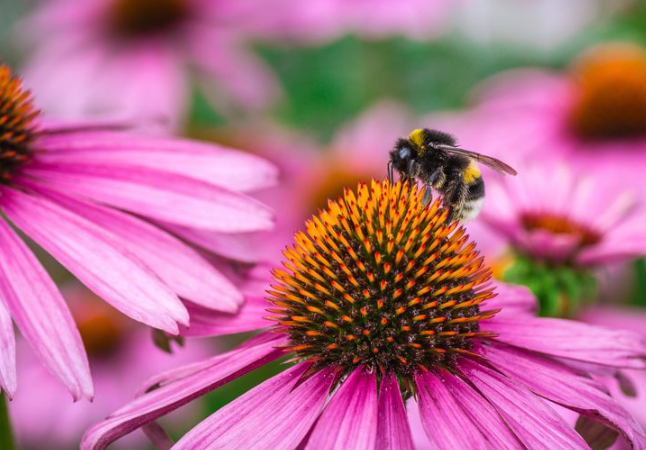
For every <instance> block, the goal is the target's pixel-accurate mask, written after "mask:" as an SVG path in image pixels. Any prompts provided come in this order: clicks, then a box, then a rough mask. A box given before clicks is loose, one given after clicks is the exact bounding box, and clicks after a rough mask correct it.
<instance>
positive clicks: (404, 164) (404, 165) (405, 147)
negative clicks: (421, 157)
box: [390, 139, 418, 174]
mask: <svg viewBox="0 0 646 450" xmlns="http://www.w3.org/2000/svg"><path fill="white" fill-rule="evenodd" d="M417 156H418V152H417V149H416V148H415V146H414V145H411V142H410V141H409V140H408V139H399V140H398V141H397V143H396V144H395V148H394V149H392V150H391V151H390V163H391V164H392V166H393V168H394V169H395V170H396V171H397V172H399V173H400V174H402V173H406V172H407V171H408V167H409V163H410V161H412V160H414V159H416V158H417Z"/></svg>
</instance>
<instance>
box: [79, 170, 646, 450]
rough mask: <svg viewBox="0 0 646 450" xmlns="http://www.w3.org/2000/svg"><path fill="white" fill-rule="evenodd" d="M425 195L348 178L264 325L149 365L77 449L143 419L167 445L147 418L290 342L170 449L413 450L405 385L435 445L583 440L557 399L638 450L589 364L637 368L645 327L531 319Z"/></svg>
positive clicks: (560, 444)
mask: <svg viewBox="0 0 646 450" xmlns="http://www.w3.org/2000/svg"><path fill="white" fill-rule="evenodd" d="M421 201H422V193H421V192H419V191H418V190H416V189H415V188H409V187H407V186H402V185H401V184H400V183H398V184H396V185H394V186H389V185H388V184H387V183H386V182H383V183H378V182H372V183H371V184H370V185H363V184H362V185H360V186H359V188H358V189H357V191H356V194H355V193H354V192H352V191H347V192H346V193H345V194H344V197H343V199H340V200H339V201H338V202H336V203H331V204H330V206H329V209H328V210H327V211H325V212H320V213H319V214H317V215H316V216H315V217H313V218H312V220H311V221H309V222H308V223H307V224H306V229H307V233H297V235H296V236H295V241H296V243H295V244H294V245H293V246H292V247H288V248H287V249H286V250H285V252H284V254H285V257H286V261H284V263H283V265H284V268H285V269H284V270H283V269H281V270H275V271H274V272H273V274H274V278H275V279H274V283H273V284H272V285H271V289H270V290H269V291H268V292H269V295H270V302H271V303H272V305H273V309H269V310H268V311H269V312H270V314H271V316H270V318H269V320H272V321H273V322H274V323H277V325H276V327H275V328H274V329H273V330H271V332H269V333H264V334H261V335H259V336H257V337H255V338H254V339H252V340H250V341H247V342H246V343H244V344H243V345H241V346H240V347H238V348H237V349H235V350H233V351H231V352H229V353H226V354H223V355H219V356H216V357H213V358H210V359H207V360H205V361H203V362H200V363H194V364H191V365H187V366H183V367H180V368H176V369H173V370H170V371H167V372H164V373H161V374H159V375H157V376H154V377H152V378H151V379H149V380H148V381H147V382H146V383H144V386H143V387H142V388H141V389H140V391H139V394H138V397H137V399H136V400H134V401H133V402H131V403H129V404H127V405H125V406H124V407H122V408H121V409H119V410H118V411H116V412H114V413H113V414H111V415H110V416H109V417H108V418H107V419H106V420H104V421H102V422H100V423H98V424H96V425H94V426H93V427H92V428H90V429H89V430H88V431H87V432H86V434H85V435H84V438H83V441H82V444H81V448H82V449H83V450H101V449H104V448H106V447H107V446H108V445H109V444H110V443H111V442H113V441H114V440H116V439H119V438H120V437H122V436H124V435H126V434H128V433H130V432H131V431H133V430H135V429H137V428H139V427H145V428H147V429H149V430H155V434H154V436H153V437H154V440H155V441H156V442H157V443H158V444H163V446H165V447H166V448H170V447H171V445H172V443H170V442H169V439H168V436H165V435H164V434H163V430H161V429H160V428H159V427H157V425H155V422H154V421H155V420H156V419H158V418H160V417H162V416H164V415H166V414H168V413H169V412H171V411H173V410H175V409H176V408H178V407H179V406H181V405H184V404H186V403H188V402H189V401H191V400H193V399H195V398H198V397H200V396H201V395H204V394H205V393H206V392H208V391H211V390H213V389H216V388H218V387H220V386H222V385H225V384H226V383H228V382H229V381H231V380H232V379H236V378H238V377H240V376H242V375H243V374H245V373H248V372H249V371H251V370H254V369H255V368H257V367H260V366H262V365H264V364H266V363H268V362H270V361H274V360H277V359H280V358H282V357H284V356H286V355H290V356H292V359H290V362H295V363H296V364H295V365H293V366H292V367H290V368H288V369H286V370H285V371H283V372H282V373H280V374H278V375H276V376H274V377H272V378H270V379H269V380H267V381H265V382H264V383H262V384H261V385H259V386H257V387H255V388H254V389H252V390H250V391H249V392H247V393H246V394H244V395H242V396H241V397H239V398H238V399H236V400H234V401H233V402H231V403H230V404H228V405H226V406H225V407H223V408H222V409H220V410H218V411H217V412H216V413H214V414H213V415H211V416H210V417H208V418H207V419H205V420H204V421H202V422H201V423H200V424H199V425H197V426H196V427H195V428H193V429H192V430H191V431H189V432H188V433H187V434H186V435H184V436H183V437H182V438H181V440H180V441H179V442H177V443H176V444H175V445H172V448H173V449H174V450H189V449H190V450H197V449H213V448H238V447H239V446H240V443H244V445H245V446H247V447H249V448H272V449H273V448H279V449H291V448H314V449H327V448H348V449H374V448H391V449H412V448H414V447H413V441H412V436H411V429H410V426H409V421H408V414H407V412H406V409H405V407H404V396H403V395H402V394H406V397H410V396H412V395H413V394H414V395H415V396H416V399H417V402H418V407H419V411H420V415H421V419H422V423H423V427H424V430H425V431H426V442H427V443H430V445H431V446H432V447H433V448H436V449H441V450H445V449H446V450H453V449H472V448H473V449H475V448H492V449H494V448H495V449H499V448H519V449H520V448H550V449H552V448H554V449H556V448H558V449H566V448H569V449H583V448H588V445H587V443H586V441H585V440H584V439H583V437H582V436H581V435H579V434H577V432H576V431H575V430H574V428H573V426H571V425H570V424H568V423H567V422H565V421H564V420H563V419H562V418H561V416H560V414H559V413H557V412H556V411H555V410H554V409H553V407H552V405H560V406H563V407H565V408H568V409H570V410H573V411H575V412H576V413H578V414H581V415H582V416H585V417H587V418H588V419H589V420H591V421H594V422H595V423H596V424H597V425H598V426H600V427H602V428H605V429H608V430H609V432H610V433H616V434H619V435H620V436H621V438H622V439H623V440H625V441H627V442H628V443H629V444H630V445H632V446H634V447H635V448H644V447H645V446H646V436H645V435H644V431H643V430H642V429H641V428H640V427H639V425H638V424H637V423H636V422H635V420H634V419H633V418H632V417H631V416H630V415H629V414H628V413H627V412H626V411H625V410H624V409H623V408H621V407H620V406H619V405H618V404H617V403H616V402H615V401H614V400H613V399H612V398H611V397H610V396H609V395H608V393H607V392H606V390H605V388H604V387H603V385H602V384H600V383H599V382H597V381H595V379H593V378H591V377H590V375H591V374H595V373H598V372H603V371H606V370H608V369H607V368H611V369H616V368H618V367H626V368H634V369H646V339H644V338H643V337H642V336H640V335H638V334H636V333H633V332H630V331H621V330H618V329H605V328H601V327H594V326H591V325H586V324H582V323H578V322H574V321H569V320H563V319H542V318H536V317H535V316H534V308H535V306H536V305H535V302H534V299H533V297H532V295H531V294H530V293H529V291H528V290H527V289H525V288H521V287H512V286H508V285H495V286H493V285H492V284H491V283H489V280H490V271H489V269H488V268H487V267H486V266H483V264H482V259H481V258H480V257H479V255H478V252H477V250H476V248H475V245H474V244H473V243H470V241H469V239H468V236H465V234H464V229H462V228H458V227H457V224H456V223H452V224H445V223H444V220H445V218H446V211H445V210H444V209H443V208H441V206H440V202H439V200H438V201H436V202H435V203H434V204H433V205H431V206H429V207H420V202H421ZM421 230H424V231H421ZM391 233H392V234H391ZM387 236H390V237H387ZM418 261H419V262H420V263H418ZM422 262H423V263H422ZM447 267H450V269H448V270H444V269H445V268H447ZM494 289H497V291H498V296H497V297H496V295H495V293H494V292H493V291H494ZM494 297H495V298H494ZM587 437H588V438H589V437H590V436H587Z"/></svg>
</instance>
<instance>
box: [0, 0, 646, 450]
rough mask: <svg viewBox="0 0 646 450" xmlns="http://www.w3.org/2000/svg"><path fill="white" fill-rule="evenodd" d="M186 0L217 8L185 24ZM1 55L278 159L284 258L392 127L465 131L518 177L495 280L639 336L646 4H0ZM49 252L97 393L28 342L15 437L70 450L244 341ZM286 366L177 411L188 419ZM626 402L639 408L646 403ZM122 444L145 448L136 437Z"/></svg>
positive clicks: (91, 108) (106, 99)
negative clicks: (82, 388) (79, 278)
mask: <svg viewBox="0 0 646 450" xmlns="http://www.w3.org/2000/svg"><path fill="white" fill-rule="evenodd" d="M183 2H184V3H186V4H190V5H189V6H187V5H185V4H183ZM240 3H243V4H242V5H241V4H240ZM90 4H92V7H90V6H88V5H90ZM187 8H189V9H190V8H194V10H193V11H198V10H200V8H203V10H204V15H203V16H202V17H199V18H198V19H195V17H193V19H192V20H193V22H195V23H193V22H190V21H189V19H188V17H189V14H188V12H187V11H188V9H187ZM160 11H161V12H160ZM180 22H181V23H180ZM189 22H190V23H189ZM101 24H104V25H105V30H109V31H105V33H104V32H103V29H104V28H102V25H101ZM108 35H109V36H108ZM117 35H118V36H117ZM0 59H1V60H2V61H4V62H7V63H9V64H10V65H12V66H13V68H14V69H15V70H16V71H17V72H18V73H22V74H23V76H24V78H25V82H26V84H27V86H28V87H29V88H31V89H33V91H34V92H35V95H36V103H37V104H39V105H40V106H41V107H42V108H43V110H44V111H46V112H48V113H50V114H52V115H58V116H61V117H75V118H78V117H87V116H107V117H127V118H136V119H137V120H141V121H142V122H147V123H154V124H155V127H154V128H155V129H154V130H152V131H151V132H154V133H172V134H178V135H183V136H188V137H192V138H197V139H203V140H211V141H214V142H218V143H222V144H226V145H228V146H231V147H235V148H240V149H243V150H245V151H249V152H253V153H257V154H260V155H262V156H264V157H266V158H268V159H270V160H272V161H273V162H274V163H275V164H276V165H278V167H279V168H280V169H281V172H282V176H281V184H280V185H279V186H278V187H276V188H275V189H272V190H271V191H267V192H262V193H260V194H258V197H259V199H261V200H262V201H264V202H266V203H269V204H270V205H272V206H273V207H274V208H276V210H277V212H278V228H277V230H276V231H275V232H273V233H271V234H269V235H265V236H262V237H261V238H260V239H258V240H257V241H256V242H255V244H254V245H253V246H250V247H249V251H250V252H251V251H252V250H253V252H255V253H256V255H255V258H256V259H257V260H265V261H268V262H270V263H271V262H274V261H276V259H277V258H278V255H279V251H280V249H282V248H283V247H284V246H285V245H287V244H288V243H290V242H291V236H292V235H293V232H294V230H296V229H298V228H299V227H300V226H301V224H302V221H303V220H304V219H306V218H307V217H309V216H310V215H311V214H312V213H313V212H315V211H316V210H317V209H319V208H322V207H324V206H325V205H326V201H327V199H328V198H334V197H336V196H338V195H340V194H341V192H342V189H343V187H345V186H350V187H354V186H356V183H357V182H358V181H367V180H369V179H370V178H372V177H377V178H383V177H385V175H386V163H387V160H388V151H389V150H390V149H391V148H392V145H393V143H394V141H395V140H396V138H398V137H401V136H405V135H407V134H408V132H410V131H411V130H412V129H414V128H417V127H429V128H439V129H443V130H446V131H449V132H451V133H454V134H455V135H456V137H457V138H458V141H459V142H460V143H461V144H462V145H464V147H465V148H469V149H470V150H473V151H477V152H480V153H485V154H489V155H492V156H496V157H498V158H500V159H503V160H504V161H506V162H508V163H510V164H512V165H513V166H514V167H515V168H516V169H517V170H518V172H519V175H518V177H517V179H514V180H508V179H505V180H500V179H498V177H499V176H498V175H497V174H495V173H492V172H490V171H486V170H485V171H484V174H485V179H486V180H487V188H488V194H487V206H486V207H485V210H484V211H483V215H482V219H481V220H477V221H476V222H474V223H472V224H469V225H468V226H467V228H468V230H469V232H470V234H471V235H472V237H474V238H475V239H476V240H477V241H478V244H479V245H480V248H481V250H482V251H483V253H484V254H485V256H486V257H487V258H488V260H489V262H490V263H491V264H492V265H494V267H495V268H496V274H497V276H498V277H499V278H501V279H504V280H506V281H510V282H516V283H521V284H526V285H528V286H529V287H530V288H531V289H532V290H533V291H534V293H535V294H536V295H537V296H538V297H539V300H540V302H541V310H540V313H541V314H543V315H550V316H558V317H575V318H580V319H583V320H588V321H591V322H603V321H604V320H609V319H608V318H611V317H612V318H616V320H617V322H620V323H624V324H626V326H629V325H630V324H629V323H628V320H627V319H626V320H624V319H623V317H630V318H633V319H635V321H634V324H633V325H631V326H632V327H634V328H636V329H637V330H638V331H640V332H643V333H645V334H646V319H645V318H644V317H646V313H644V311H646V263H644V260H643V259H642V257H643V255H644V254H645V253H646V220H644V218H646V215H643V210H642V208H643V204H644V200H646V183H645V182H644V174H646V172H645V171H646V2H643V1H628V0H625V1H594V0H570V1H567V2H564V1H559V0H480V1H468V0H462V1H455V0H398V1H396V2H395V1H391V0H376V1H369V0H351V1H343V0H336V1H335V0H307V1H302V0H266V1H264V2H262V1H257V0H251V1H248V2H235V1H216V0H213V1H207V0H163V1H159V2H158V3H156V2H155V0H92V1H91V0H51V1H48V0H40V1H35V0H29V1H27V0H23V1H15V0H0ZM144 72H145V73H146V74H147V75H146V77H145V78H142V75H141V74H142V73H144ZM115 84H116V85H115ZM156 89H157V90H156ZM115 97H117V98H122V97H123V98H126V97H127V100H128V101H124V102H121V103H119V102H113V101H112V100H114V98H115ZM41 256H42V258H43V259H44V260H45V261H47V263H48V268H49V270H50V272H51V273H53V274H54V275H55V277H56V280H57V282H59V283H61V285H62V286H63V290H64V293H65V294H66V298H67V300H68V301H69V303H70V305H71V308H72V309H73V312H74V313H75V317H76V320H77V323H79V324H80V328H81V332H82V335H83V338H84V341H85V343H86V347H87V348H88V352H89V353H90V363H91V366H92V370H93V375H94V377H95V380H96V384H97V396H96V400H95V402H94V403H93V404H73V403H72V402H71V399H69V395H68V394H67V393H66V391H64V389H63V388H62V387H61V386H59V385H58V384H57V383H55V382H54V381H52V380H51V379H50V377H49V375H47V374H46V373H45V371H44V369H43V368H42V367H40V366H39V365H38V364H37V363H36V362H35V360H33V359H34V358H31V360H30V358H29V357H27V356H24V355H25V352H22V351H21V352H19V353H18V363H19V379H20V382H21V389H19V391H18V394H17V396H16V398H15V400H14V401H13V402H12V403H11V404H10V405H9V414H10V415H11V417H12V420H13V426H14V434H15V438H16V440H17V442H18V446H19V448H21V449H37V448H38V449H41V448H48V449H53V450H59V449H60V450H63V449H72V448H76V447H77V446H78V442H79V439H80V436H81V434H82V432H83V430H84V428H85V427H86V426H87V425H88V424H89V423H91V422H94V421H96V420H98V419H100V418H101V417H104V416H105V415H107V414H108V413H109V412H110V411H112V410H114V409H115V408H117V407H118V406H119V405H121V404H123V403H125V402H126V401H127V400H128V399H129V398H131V397H132V395H133V393H134V391H135V389H136V388H137V387H138V386H139V384H140V383H141V382H142V381H143V380H144V379H145V378H146V377H147V376H149V375H152V374H153V373H155V372H157V371H159V370H162V369H164V368H169V367H173V366H176V365H178V364H180V363H184V362H187V361H194V360H197V359H199V358H203V357H205V356H206V355H211V354H214V353H215V352H219V351H223V350H225V349H228V348H231V347H232V346H233V345H235V344H236V343H237V342H240V340H241V339H242V338H243V337H241V336H236V337H229V338H219V339H215V338H207V339H199V340H191V339H186V342H184V345H183V346H181V345H176V343H174V342H173V343H170V344H169V343H166V344H169V345H171V346H172V350H173V353H172V355H170V354H167V353H164V352H163V351H161V350H159V349H158V348H156V346H155V345H154V343H153V339H152V338H151V333H150V331H149V330H146V329H143V328H140V327H139V326H138V325H135V324H133V323H131V322H130V321H128V319H126V318H124V317H122V316H119V315H116V314H114V313H113V312H112V311H111V310H109V309H108V308H109V307H107V306H105V305H104V304H103V303H100V302H97V301H95V299H93V297H92V295H91V294H90V293H88V292H87V291H85V290H84V288H82V287H80V286H79V285H78V284H77V283H76V282H75V281H74V280H73V279H72V278H71V277H70V276H69V274H67V273H66V272H65V271H64V270H63V269H62V268H60V267H59V266H57V265H56V264H55V263H53V262H52V261H51V260H49V259H48V258H47V256H46V255H45V254H43V253H42V252H41ZM609 311H610V312H609ZM613 314H615V315H616V316H614V315H613ZM622 314H625V316H623V315H622ZM599 317H601V318H599ZM609 326H615V325H614V324H609ZM152 337H154V336H152ZM162 344H163V343H162ZM161 346H163V345H161ZM272 370H274V371H277V370H278V368H277V367H276V366H272V367H270V368H269V369H266V370H263V371H256V372H254V373H252V374H250V375H247V376H246V377H244V378H242V379H240V380H238V381H236V382H235V383H232V384H231V387H228V388H227V390H226V391H225V390H219V391H216V392H214V393H212V394H210V395H208V396H206V397H205V398H204V399H202V400H200V401H198V402H195V403H194V404H192V405H190V407H188V408H184V409H183V410H181V411H179V413H178V414H175V415H174V416H171V417H170V418H168V419H165V421H164V425H166V426H168V428H169V430H171V432H172V433H179V434H181V433H182V432H183V431H185V430H186V429H188V427H190V426H191V425H193V424H195V423H197V421H198V420H199V419H200V418H204V417H206V416H207V415H208V414H210V413H211V412H213V411H215V410H216V409H218V408H219V407H221V406H222V405H223V404H226V402H228V401H230V400H231V399H233V398H235V397H237V396H238V395H240V393H242V392H244V391H246V390H247V389H249V388H250V387H252V386H254V385H255V384H257V383H258V382H259V381H261V380H263V379H265V378H266V377H267V376H268V375H269V374H270V373H271V371H272ZM635 377H636V381H634V384H635V385H639V383H640V382H641V383H642V385H643V386H644V387H646V379H644V377H643V375H637V374H636V375H635ZM640 377H641V378H640ZM639 380H641V381H639ZM627 401H628V402H629V403H630V402H632V403H630V407H631V408H633V410H634V411H636V412H637V414H640V411H641V415H642V417H641V419H642V421H643V422H642V423H645V424H646V417H644V416H645V414H644V413H643V411H646V402H642V401H641V400H640V399H639V395H638V396H631V398H630V399H629V400H627ZM45 442H46V444H44V443H45ZM44 445H45V446H44ZM0 448H2V444H0ZM114 448H122V449H147V448H149V447H148V445H147V444H146V441H145V439H144V438H143V435H136V436H135V435H133V436H132V438H131V439H126V440H123V441H121V442H119V443H117V444H115V446H114Z"/></svg>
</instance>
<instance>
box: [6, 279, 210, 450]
mask: <svg viewBox="0 0 646 450" xmlns="http://www.w3.org/2000/svg"><path fill="white" fill-rule="evenodd" d="M61 292H62V293H63V295H64V296H65V299H66V300H67V303H68V305H69V307H70V310H71V311H72V314H73V315H74V318H75V321H76V324H77V326H78V328H79V331H80V333H81V337H82V338H83V343H84V344H85V349H86V351H87V354H88V358H89V361H90V364H91V366H92V378H93V380H94V385H95V391H96V395H95V397H94V400H93V401H92V402H91V403H90V402H78V403H71V402H69V400H68V399H69V393H68V392H67V391H66V389H65V388H64V387H63V386H61V385H60V384H59V383H58V380H56V379H55V378H54V377H52V376H51V374H49V373H48V372H47V371H46V370H45V368H44V367H43V366H42V365H40V363H39V362H38V359H37V358H35V357H34V355H33V354H32V352H30V351H29V349H28V348H27V345H26V343H25V342H24V340H18V342H17V344H18V348H19V350H20V356H21V357H20V358H19V360H18V371H19V373H20V381H21V383H22V384H23V385H24V386H29V388H28V389H20V390H19V391H18V392H17V394H16V396H15V397H14V398H13V400H12V401H11V403H10V404H9V413H10V416H11V419H12V425H13V429H14V432H15V435H16V441H17V442H18V444H19V446H20V448H41V447H42V446H43V442H47V448H51V449H66V448H74V447H76V446H78V443H79V441H80V439H81V436H82V435H83V431H85V429H86V428H87V427H88V426H90V425H91V424H92V423H93V422H95V421H97V420H101V419H103V418H104V417H105V416H106V415H107V414H108V413H110V412H111V411H113V410H114V409H115V408H118V407H120V406H121V405H123V404H124V403H125V402H128V401H130V400H131V399H132V392H133V391H134V390H135V389H137V387H138V386H139V385H140V384H141V382H142V381H143V380H145V379H146V378H148V377H149V376H151V375H153V374H155V373H157V372H159V371H161V370H167V369H170V368H172V367H176V366H177V365H178V364H186V363H188V362H190V361H195V360H197V359H199V358H205V357H206V356H207V355H209V353H211V352H213V350H214V348H213V347H212V346H210V345H208V344H210V343H207V342H206V341H205V340H198V339H193V340H191V341H190V342H188V341H187V342H185V344H184V345H183V346H182V347H179V346H176V347H175V348H173V353H172V354H169V353H166V352H162V351H161V350H159V349H158V348H156V347H155V345H154V343H153V341H152V339H150V330H149V329H147V328H146V327H144V326H141V325H139V324H136V323H135V322H132V321H130V320H128V319H127V318H126V317H125V316H123V315H121V314H119V313H118V312H117V311H116V310H114V309H113V308H111V307H110V306H109V305H107V304H106V303H104V302H102V301H101V300H100V299H99V298H97V297H96V296H94V295H92V293H90V292H89V291H87V289H84V288H83V287H82V286H80V285H78V284H77V283H66V284H65V285H63V286H61ZM44 398H46V399H47V401H43V399H44ZM191 406H192V407H191V408H190V409H189V410H183V411H178V414H176V415H175V416H174V417H173V418H172V420H173V424H177V425H179V426H180V427H185V426H187V425H188V424H190V423H191V420H195V419H196V418H197V417H198V415H197V410H198V409H199V405H197V404H195V405H191ZM193 406H195V407H196V408H193ZM179 429H181V428H179ZM144 446H145V438H144V436H136V435H131V436H129V437H128V439H123V440H122V441H121V442H119V446H118V447H115V448H119V449H122V450H125V449H132V450H135V449H141V448H143V447H144Z"/></svg>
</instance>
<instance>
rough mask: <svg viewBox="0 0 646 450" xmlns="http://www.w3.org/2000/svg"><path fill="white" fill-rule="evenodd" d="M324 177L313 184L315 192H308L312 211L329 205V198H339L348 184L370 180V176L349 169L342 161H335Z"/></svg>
mask: <svg viewBox="0 0 646 450" xmlns="http://www.w3.org/2000/svg"><path fill="white" fill-rule="evenodd" d="M328 166H332V169H330V170H329V171H328V172H327V173H326V174H324V175H323V178H322V179H321V180H320V181H319V182H318V184H315V185H314V186H313V190H312V191H313V192H311V193H310V194H308V198H309V199H310V205H311V211H310V212H312V213H314V212H316V211H319V210H322V209H325V208H327V206H328V199H331V198H339V197H340V196H342V195H343V190H344V189H345V187H346V186H352V185H355V184H357V183H358V182H360V181H367V180H366V178H367V179H368V180H369V179H370V177H369V176H365V177H362V176H361V174H359V173H357V171H352V170H347V169H345V168H343V167H342V166H341V165H340V163H333V164H330V165H328Z"/></svg>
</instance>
